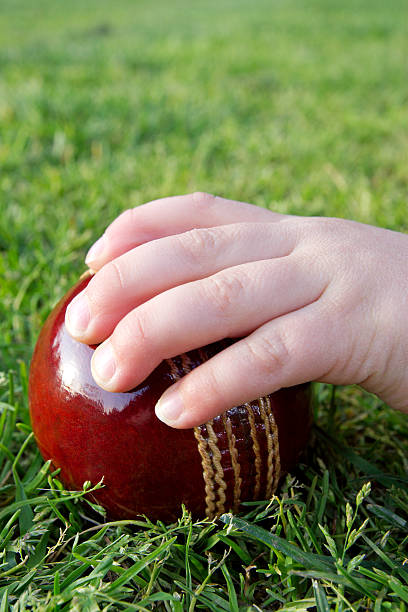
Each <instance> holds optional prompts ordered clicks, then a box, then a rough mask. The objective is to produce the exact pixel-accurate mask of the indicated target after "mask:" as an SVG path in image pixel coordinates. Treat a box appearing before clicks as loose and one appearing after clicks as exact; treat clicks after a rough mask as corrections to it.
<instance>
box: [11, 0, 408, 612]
mask: <svg viewBox="0 0 408 612" xmlns="http://www.w3.org/2000/svg"><path fill="white" fill-rule="evenodd" d="M407 13H408V11H407V6H406V2H405V0H389V1H388V2H387V3H384V2H379V1H377V0H374V1H373V2H368V0H366V1H363V0H356V1H353V2H352V1H351V0H346V1H345V2H344V1H343V2H340V1H337V0H333V1H329V0H326V1H323V0H311V1H308V2H306V0H299V1H295V0H286V1H285V0H269V1H267V0H254V1H253V2H244V1H243V0H235V1H234V2H233V1H232V0H217V1H215V0H208V1H206V2H201V3H198V2H196V3H195V2H187V0H175V1H174V2H171V3H170V2H168V3H166V2H164V0H160V1H157V2H155V3H150V2H148V1H147V0H140V1H136V0H135V1H133V2H132V1H131V0H116V2H114V3H111V2H106V1H105V0H101V1H99V2H96V0H88V2H86V3H81V2H79V1H78V0H72V1H71V2H70V3H63V2H62V1H61V0H38V1H37V2H35V3H34V2H28V0H3V2H2V3H1V5H0V279H1V283H0V345H1V361H0V371H1V376H0V540H1V548H0V550H1V552H0V612H3V611H5V610H16V611H17V610H18V611H22V610H38V611H47V612H48V611H50V612H51V611H52V612H54V611H57V610H78V611H83V610H84V611H89V612H93V611H94V610H126V611H128V610H151V609H158V610H168V611H170V610H172V611H175V612H178V611H181V610H198V609H205V610H232V611H237V610H239V611H242V610H251V611H252V610H259V609H261V610H275V609H284V610H305V609H311V610H318V612H324V611H326V610H336V611H346V610H367V609H368V610H375V611H376V612H380V611H383V610H406V609H407V607H408V565H407V563H406V561H407V556H408V553H407V550H408V537H407V526H408V482H407V476H406V474H407V468H408V460H407V457H408V453H407V451H408V424H407V419H406V417H405V416H403V415H400V414H397V413H395V412H392V411H391V410H389V409H388V408H387V407H386V406H384V405H382V404H381V403H380V402H379V401H378V400H377V399H376V398H373V397H371V396H369V395H367V394H365V393H363V392H361V391H360V390H359V389H356V388H344V389H336V390H332V389H331V388H330V387H328V386H323V385H319V386H318V388H317V395H316V406H315V411H316V426H315V429H314V433H313V438H312V440H311V443H310V446H309V448H308V451H307V453H306V455H305V457H304V458H303V463H302V465H300V466H299V468H298V470H297V471H296V472H295V473H294V474H292V475H290V476H288V478H287V479H286V481H285V482H284V483H283V485H282V487H281V489H280V491H279V496H278V497H277V498H276V499H274V500H273V501H272V502H271V503H267V502H265V503H256V504H249V505H248V506H247V508H246V511H245V513H244V514H241V515H240V516H239V517H231V516H229V515H226V516H224V517H222V518H221V520H220V521H218V522H214V523H205V522H204V523H192V522H191V520H190V518H189V517H188V514H187V513H185V514H184V515H183V516H181V518H180V520H179V522H178V523H177V524H175V525H171V526H165V525H162V524H160V523H157V524H152V523H151V522H150V521H149V520H148V519H145V520H142V519H141V520H140V522H138V523H129V522H127V523H126V522H122V523H115V524H109V523H106V524H104V519H103V517H102V516H100V519H96V518H95V517H97V516H98V515H95V510H94V509H93V510H91V508H90V506H89V503H88V502H87V501H86V500H84V499H82V497H83V494H82V493H71V492H66V491H64V490H62V489H61V486H60V484H59V482H58V480H57V478H56V475H55V474H54V475H53V474H52V473H51V472H50V470H49V467H48V466H43V463H42V460H41V457H40V456H39V453H38V451H37V450H36V446H35V443H34V441H33V438H32V435H31V433H30V432H31V429H30V423H29V416H28V406H27V392H26V391H27V370H28V364H29V359H30V355H31V352H32V349H33V346H34V343H35V339H36V337H37V335H38V332H39V329H40V327H41V324H42V323H43V321H44V319H45V317H46V315H47V314H48V312H49V311H50V309H51V307H52V306H53V304H54V303H55V302H56V301H57V299H58V298H59V297H61V295H62V294H63V293H64V292H65V291H66V289H67V288H68V287H69V286H70V285H71V284H72V283H73V282H74V280H75V279H76V278H77V277H78V275H79V273H80V272H82V271H83V269H84V264H83V257H84V254H85V251H86V249H87V247H88V246H90V244H91V243H92V241H93V240H94V239H95V238H96V237H98V235H99V234H100V233H101V232H102V230H103V228H104V227H105V226H106V224H107V223H108V222H109V221H110V220H112V219H113V218H114V217H115V216H116V215H117V214H118V213H119V212H120V211H122V210H123V209H125V208H126V207H129V206H135V205H137V204H139V203H142V202H145V201H147V200H149V199H153V198H157V197H161V196H166V195H172V194H176V193H186V192H189V191H192V190H197V189H199V190H206V191H211V192H214V193H217V194H219V195H224V196H226V197H231V198H236V199H242V200H246V201H250V202H253V203H256V204H258V205H260V206H268V207H271V208H273V209H276V210H279V211H282V212H289V213H296V214H305V215H310V214H321V215H336V216H344V217H350V218H353V219H356V220H360V221H364V222H369V223H374V224H378V225H383V226H386V227H390V228H393V229H397V230H401V231H406V230H407V229H408V221H407V219H408V215H407V212H408V206H407V187H408V170H407V168H408V163H407V162H408V154H407V152H408V104H407V102H408V79H407V78H406V58H407V56H408V42H407V41H408V36H407ZM368 482H370V483H371V488H370V487H369V486H368V485H367V483H368ZM94 484H96V483H94ZM359 491H362V492H361V493H359Z"/></svg>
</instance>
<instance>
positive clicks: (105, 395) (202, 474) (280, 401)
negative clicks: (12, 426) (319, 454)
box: [29, 278, 311, 521]
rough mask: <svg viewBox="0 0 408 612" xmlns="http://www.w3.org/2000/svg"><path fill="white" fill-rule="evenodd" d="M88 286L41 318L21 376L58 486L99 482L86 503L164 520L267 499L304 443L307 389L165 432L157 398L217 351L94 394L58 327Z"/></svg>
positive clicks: (77, 346) (87, 357) (86, 366)
mask: <svg viewBox="0 0 408 612" xmlns="http://www.w3.org/2000/svg"><path fill="white" fill-rule="evenodd" d="M88 282H89V278H85V279H83V280H81V281H79V282H78V283H77V284H76V285H75V286H74V287H73V289H71V291H69V292H68V293H67V295H66V296H65V297H64V298H63V299H62V300H61V301H60V302H59V304H57V306H56V307H55V308H54V310H53V311H52V312H51V314H50V316H49V317H48V319H47V321H46V323H45V325H44V327H43V329H42V331H41V334H40V336H39V338H38V342H37V345H36V347H35V351H34V355H33V359H32V363H31V368H30V381H29V401H30V414H31V421H32V426H33V431H34V434H35V437H36V440H37V443H38V446H39V448H40V451H41V454H42V456H43V457H44V459H45V460H48V459H51V460H52V464H53V466H54V467H55V468H60V469H61V472H60V475H59V478H61V480H62V482H63V483H64V485H65V486H66V487H68V488H72V489H81V488H82V485H83V483H84V482H85V481H87V480H89V481H91V482H92V483H93V484H96V483H98V482H99V481H100V480H101V478H102V477H103V478H104V485H105V486H104V488H102V489H100V490H98V491H97V492H95V493H94V494H93V495H94V498H95V499H96V501H97V502H98V503H99V504H101V505H102V506H104V507H105V508H106V510H107V512H108V515H109V516H110V517H112V518H134V517H135V516H137V515H140V514H146V515H148V516H149V517H150V518H151V519H153V520H156V519H161V520H165V521H171V520H174V519H176V518H177V516H179V515H180V511H181V504H185V505H186V507H187V508H188V509H189V510H190V511H191V512H192V514H193V516H195V517H203V516H204V515H207V516H209V517H213V516H216V515H219V514H221V513H222V512H225V511H228V510H233V511H237V510H238V509H239V506H240V503H241V502H243V501H250V500H257V499H268V498H270V497H271V495H272V494H273V493H274V491H275V489H276V487H277V485H278V482H279V479H280V478H281V476H282V475H283V474H285V473H286V472H287V471H288V470H290V469H291V468H293V467H294V465H295V464H296V462H297V460H298V458H299V455H300V453H301V452H302V450H303V449H304V447H305V445H306V443H307V439H308V433H309V429H310V423H311V406H310V398H311V393H310V386H309V385H300V386H297V387H292V388H290V389H282V390H280V391H278V392H276V393H274V394H272V395H270V396H267V397H263V398H260V399H258V400H256V401H253V402H250V403H247V404H244V405H242V406H237V407H235V408H232V409H231V410H228V411H227V412H226V413H225V414H223V415H222V416H220V417H217V418H215V419H213V420H212V421H209V422H208V423H206V424H205V425H201V426H200V427H196V428H194V429H187V430H177V429H172V428H170V427H168V426H167V425H165V424H164V423H162V422H161V421H159V420H158V419H157V417H156V415H155V412H154V407H155V404H156V402H157V400H158V399H159V397H160V396H161V394H162V393H163V392H164V390H165V389H166V388H167V387H169V386H170V385H171V384H172V383H173V382H174V381H176V380H177V379H178V378H180V377H181V376H183V375H184V374H186V373H187V372H189V371H190V370H191V369H192V368H194V367H196V366H197V365H199V364H200V363H202V362H203V361H204V360H205V359H208V358H210V357H211V356H212V355H214V354H215V353H217V352H219V351H220V350H222V348H223V347H225V346H226V344H225V343H223V342H217V343H215V344H212V345H209V346H206V347H204V348H201V349H199V350H194V351H190V352H188V353H185V354H183V355H180V356H178V357H174V358H173V359H166V360H165V361H163V362H162V363H161V364H160V365H159V367H157V368H156V369H155V370H154V372H152V374H151V375H150V376H149V377H148V378H147V379H146V380H145V381H144V382H143V383H142V384H141V385H139V386H138V387H137V388H136V389H133V390H132V391H129V392H127V393H110V392H108V391H104V390H103V389H101V388H100V387H99V386H98V385H97V384H96V383H95V382H94V380H93V378H92V374H91V367H90V362H91V356H92V353H93V350H94V349H93V348H92V347H90V346H87V345H85V344H81V343H80V342H76V341H75V340H73V339H72V338H71V336H70V335H69V334H68V332H67V331H66V328H65V324H64V317H65V310H66V307H67V305H68V304H69V302H70V301H71V300H72V299H73V297H74V296H75V295H77V294H78V293H79V292H80V291H82V289H84V287H85V286H86V284H87V283H88Z"/></svg>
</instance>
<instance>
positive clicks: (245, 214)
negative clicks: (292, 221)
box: [85, 193, 284, 270]
mask: <svg viewBox="0 0 408 612" xmlns="http://www.w3.org/2000/svg"><path fill="white" fill-rule="evenodd" d="M283 217H284V215H280V214H278V213H273V212H271V211H270V210H267V209H264V208H260V207H258V206H253V205H251V204H246V203H244V202H236V201H234V200H226V199H224V198H220V197H216V196H212V195H210V194H207V193H193V194H189V195H183V196H174V197H171V198H163V199H160V200H154V201H153V202H149V203H148V204H144V205H142V206H137V207H136V208H131V209H129V210H126V211H125V212H124V213H122V214H121V215H120V216H119V217H118V218H117V219H115V221H113V223H111V224H110V225H109V227H108V228H107V229H106V231H105V233H104V234H103V236H102V237H101V238H100V239H99V240H98V241H97V242H96V243H95V244H94V245H93V246H92V247H91V249H90V250H89V252H88V255H87V257H86V260H85V261H86V263H87V265H88V266H89V267H90V268H92V269H93V270H99V269H100V268H101V267H102V266H103V265H104V264H106V263H107V262H108V261H111V260H112V259H114V258H115V257H118V256H119V255H122V253H126V251H129V250H130V249H133V248H134V247H136V246H138V245H140V244H143V243H145V242H148V241H150V240H156V239H157V238H162V237H164V236H170V235H172V234H181V233H182V232H185V231H187V230H190V229H193V228H198V227H214V226H217V225H227V224H229V223H240V222H273V221H276V220H280V219H282V218H283Z"/></svg>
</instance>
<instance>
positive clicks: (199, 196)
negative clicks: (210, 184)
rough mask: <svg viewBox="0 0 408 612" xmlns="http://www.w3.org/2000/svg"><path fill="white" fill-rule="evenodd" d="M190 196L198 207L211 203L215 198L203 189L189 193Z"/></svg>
mask: <svg viewBox="0 0 408 612" xmlns="http://www.w3.org/2000/svg"><path fill="white" fill-rule="evenodd" d="M191 197H192V199H193V202H194V204H197V205H198V206H200V207H201V206H204V207H206V206H208V205H209V204H212V203H213V201H214V200H215V196H214V195H212V194H211V193H206V192H205V191H195V192H194V193H192V194H191Z"/></svg>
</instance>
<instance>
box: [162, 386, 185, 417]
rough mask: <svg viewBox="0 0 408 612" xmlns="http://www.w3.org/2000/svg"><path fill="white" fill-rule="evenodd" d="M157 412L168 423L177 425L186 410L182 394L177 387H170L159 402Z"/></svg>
mask: <svg viewBox="0 0 408 612" xmlns="http://www.w3.org/2000/svg"><path fill="white" fill-rule="evenodd" d="M155 412H156V416H157V418H158V419H160V420H161V421H163V423H166V425H175V424H176V423H177V421H178V420H179V418H180V417H181V415H182V414H183V412H184V404H183V400H182V398H181V394H180V393H179V392H178V391H177V390H176V389H168V390H167V391H166V392H165V393H164V394H163V395H162V396H161V398H160V399H159V401H158V402H157V404H156V407H155Z"/></svg>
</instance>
